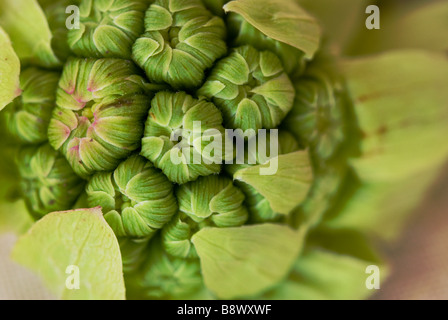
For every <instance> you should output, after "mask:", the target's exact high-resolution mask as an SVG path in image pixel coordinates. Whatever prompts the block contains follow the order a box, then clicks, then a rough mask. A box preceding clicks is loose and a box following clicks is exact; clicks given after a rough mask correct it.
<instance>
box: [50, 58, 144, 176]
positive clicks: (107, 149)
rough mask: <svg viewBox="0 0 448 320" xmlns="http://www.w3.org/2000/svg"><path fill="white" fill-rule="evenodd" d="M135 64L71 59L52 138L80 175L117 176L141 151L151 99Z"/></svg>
mask: <svg viewBox="0 0 448 320" xmlns="http://www.w3.org/2000/svg"><path fill="white" fill-rule="evenodd" d="M137 74H138V71H137V69H136V67H135V66H134V65H133V64H132V62H130V61H127V60H120V59H97V60H96V59H70V60H69V61H68V62H67V64H66V65H65V67H64V71H63V74H62V78H61V80H60V82H59V88H58V90H57V100H56V102H57V107H56V109H55V110H54V112H53V116H52V119H51V121H50V126H49V130H48V138H49V140H50V143H51V145H52V146H53V147H54V148H55V149H56V150H61V152H62V153H63V154H64V155H65V157H66V158H67V160H68V161H69V162H70V165H71V166H72V167H73V169H74V170H75V172H76V173H77V174H78V175H80V176H82V177H85V178H86V177H88V176H90V175H92V174H93V173H95V172H97V171H110V170H114V169H115V168H116V167H117V165H118V164H119V163H120V162H121V160H122V159H124V158H126V157H127V156H129V155H130V154H131V152H132V151H134V150H136V149H137V148H139V147H140V141H141V137H142V135H143V129H144V121H145V118H146V116H147V114H148V109H149V106H150V97H149V96H147V95H145V94H144V91H145V90H144V81H143V78H142V77H140V76H139V75H137Z"/></svg>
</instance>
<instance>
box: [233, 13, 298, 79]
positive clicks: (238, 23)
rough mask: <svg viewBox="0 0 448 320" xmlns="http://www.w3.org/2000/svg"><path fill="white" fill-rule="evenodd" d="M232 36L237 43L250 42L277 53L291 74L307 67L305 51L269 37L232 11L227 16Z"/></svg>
mask: <svg viewBox="0 0 448 320" xmlns="http://www.w3.org/2000/svg"><path fill="white" fill-rule="evenodd" d="M227 25H228V27H229V33H230V37H231V38H232V42H233V43H234V44H235V45H237V46H240V45H245V44H249V45H251V46H253V47H255V48H257V49H258V50H269V51H272V52H273V53H275V54H276V55H277V56H278V57H279V58H280V60H281V61H282V63H283V68H284V69H285V71H286V72H287V73H288V74H289V75H291V76H298V75H300V74H301V73H302V72H303V70H304V69H305V67H306V60H305V58H304V53H303V52H302V51H300V50H299V49H297V48H294V47H292V46H290V45H288V44H286V43H283V42H280V41H277V40H274V39H272V38H269V37H268V36H266V35H265V34H263V33H262V32H260V31H259V30H258V29H257V28H255V27H254V26H252V25H251V24H250V23H249V22H247V21H246V20H245V19H244V18H243V17H242V16H241V15H239V14H236V13H230V14H229V15H228V18H227Z"/></svg>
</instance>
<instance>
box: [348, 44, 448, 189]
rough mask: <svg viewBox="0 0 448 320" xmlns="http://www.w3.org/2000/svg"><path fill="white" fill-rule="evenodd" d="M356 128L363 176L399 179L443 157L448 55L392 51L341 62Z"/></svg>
mask: <svg viewBox="0 0 448 320" xmlns="http://www.w3.org/2000/svg"><path fill="white" fill-rule="evenodd" d="M343 70H344V72H345V75H346V78H347V86H348V90H349V93H350V95H351V97H352V99H353V102H354V111H355V114H356V117H357V119H358V122H359V127H360V130H361V133H362V141H361V157H360V158H359V159H354V160H353V161H352V165H353V166H354V167H355V169H356V171H357V173H358V174H359V176H360V177H361V179H362V180H364V181H393V180H397V179H404V178H406V177H410V176H412V175H413V174H416V173H418V172H421V171H422V170H429V169H431V168H435V167H437V166H439V165H440V164H441V163H443V162H444V161H445V160H446V159H447V158H448V144H447V143H446V141H445V137H446V136H447V135H448V126H447V123H448V90H447V88H448V58H447V56H446V55H445V54H438V53H429V52H424V51H417V50H416V51H397V52H390V53H387V54H382V55H378V56H371V57H367V58H360V59H355V60H350V61H347V62H346V63H345V64H344V65H343Z"/></svg>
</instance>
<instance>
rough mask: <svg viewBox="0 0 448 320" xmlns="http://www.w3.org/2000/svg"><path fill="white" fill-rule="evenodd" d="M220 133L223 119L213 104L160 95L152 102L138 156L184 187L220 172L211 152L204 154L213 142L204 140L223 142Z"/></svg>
mask: <svg viewBox="0 0 448 320" xmlns="http://www.w3.org/2000/svg"><path fill="white" fill-rule="evenodd" d="M196 123H197V124H198V126H196ZM223 134H224V128H223V126H222V116H221V113H220V112H219V110H218V109H217V108H216V107H215V106H214V105H213V103H210V102H207V101H205V100H197V99H194V98H193V97H192V96H190V95H188V94H186V93H184V92H177V93H170V92H159V93H157V94H156V96H155V97H154V99H153V100H152V102H151V109H150V110H149V116H148V119H147V121H146V125H145V133H144V137H143V140H142V152H141V154H142V155H143V156H144V157H146V158H147V159H149V160H150V161H151V162H153V163H154V165H155V166H156V167H157V168H159V169H161V170H162V171H163V173H164V174H165V175H166V176H167V177H168V178H169V179H170V180H171V181H173V182H175V183H178V184H183V183H186V182H188V181H193V180H196V179H197V178H198V177H199V176H207V175H210V174H214V173H219V172H220V170H221V165H220V162H218V161H213V160H214V159H213V157H214V156H215V155H214V154H212V153H213V152H212V150H211V151H209V152H208V154H207V153H205V152H204V151H205V149H206V148H207V147H208V145H209V144H211V142H210V140H212V139H207V137H209V138H212V137H214V138H216V139H221V141H223V142H224V139H223ZM219 151H220V152H221V153H222V148H220V149H219ZM216 156H217V157H218V159H217V160H221V159H222V156H221V157H219V155H216ZM174 158H176V159H177V160H176V161H173V159H174ZM195 159H196V160H195ZM206 160H208V161H206Z"/></svg>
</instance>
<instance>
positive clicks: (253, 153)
mask: <svg viewBox="0 0 448 320" xmlns="http://www.w3.org/2000/svg"><path fill="white" fill-rule="evenodd" d="M265 141H266V144H265V146H263V144H261V145H260V144H259V142H260V140H258V139H257V142H258V145H257V148H256V149H254V150H251V148H247V149H248V150H247V152H245V160H244V164H238V163H234V164H229V165H226V166H225V171H226V172H228V173H229V174H230V175H231V176H233V175H234V174H235V173H236V172H237V171H238V170H241V169H244V168H248V167H251V166H254V165H259V164H264V163H266V162H268V161H269V160H270V159H271V158H272V157H275V156H276V155H275V154H271V150H270V146H271V135H270V133H269V132H268V133H267V134H266V140H265ZM273 143H275V144H277V145H278V150H277V151H278V154H277V155H282V154H288V153H291V152H294V151H297V150H299V149H300V146H299V143H298V142H297V140H296V139H295V138H294V136H293V135H292V134H291V133H289V132H288V131H286V130H279V131H278V135H277V141H273ZM249 144H250V141H249V142H247V143H246V145H249ZM249 159H253V164H250V163H249ZM234 183H235V185H237V186H238V187H239V188H240V189H241V190H242V191H243V193H244V195H245V196H246V200H245V202H244V203H245V205H246V206H247V209H248V210H249V213H250V219H249V220H250V221H251V222H253V223H264V222H277V221H279V220H281V218H282V217H284V215H281V214H278V213H277V212H275V211H274V210H273V209H272V208H271V205H270V204H269V201H268V200H267V199H266V198H265V197H264V196H263V195H261V194H260V193H259V192H258V191H257V190H255V188H253V187H252V186H250V185H249V184H247V183H245V182H242V181H235V182H234Z"/></svg>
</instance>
